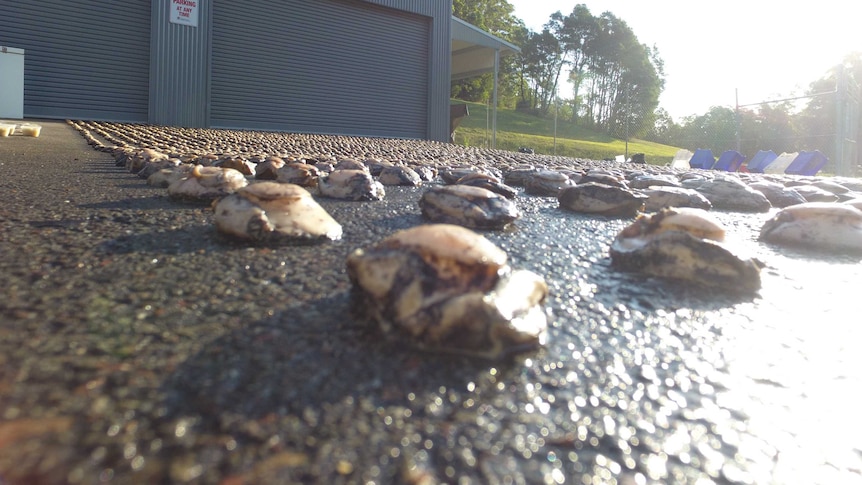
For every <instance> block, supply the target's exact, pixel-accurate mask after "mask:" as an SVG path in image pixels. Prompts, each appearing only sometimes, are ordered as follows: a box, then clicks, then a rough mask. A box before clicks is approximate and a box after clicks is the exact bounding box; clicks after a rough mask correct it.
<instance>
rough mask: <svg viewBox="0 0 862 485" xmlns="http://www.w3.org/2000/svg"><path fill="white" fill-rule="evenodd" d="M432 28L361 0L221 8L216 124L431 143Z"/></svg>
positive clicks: (216, 9)
mask: <svg viewBox="0 0 862 485" xmlns="http://www.w3.org/2000/svg"><path fill="white" fill-rule="evenodd" d="M429 28H430V22H429V19H428V18H426V17H423V16H419V15H415V14H410V13H406V12H402V11H398V10H394V9H389V8H384V7H380V6H376V5H372V4H369V3H366V2H361V1H356V0H353V1H340V0H291V1H286V2H272V1H265V0H248V1H244V2H233V1H228V0H216V2H215V4H214V6H213V37H212V84H211V93H212V96H211V106H210V108H211V111H210V120H211V125H212V126H215V127H228V128H252V129H272V130H280V131H295V132H303V133H330V134H348V135H367V136H389V137H403V138H426V137H427V125H428V96H429V95H428V83H429V81H428V78H429V76H428V69H429V66H428V65H429V62H428V56H429V38H430V30H429Z"/></svg>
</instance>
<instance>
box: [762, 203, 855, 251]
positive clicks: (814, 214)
mask: <svg viewBox="0 0 862 485" xmlns="http://www.w3.org/2000/svg"><path fill="white" fill-rule="evenodd" d="M760 239H761V240H762V241H766V242H770V243H774V244H778V245H786V246H801V247H807V248H811V249H821V250H825V251H847V252H852V253H862V210H859V209H857V208H856V207H854V206H853V205H851V204H845V203H841V202H806V203H804V204H797V205H792V206H790V207H786V208H784V209H781V210H780V211H778V213H777V214H775V215H774V216H773V217H772V218H771V219H769V220H768V221H766V222H765V223H764V224H763V227H762V228H761V230H760Z"/></svg>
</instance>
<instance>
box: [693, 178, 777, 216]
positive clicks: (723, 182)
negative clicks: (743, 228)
mask: <svg viewBox="0 0 862 485" xmlns="http://www.w3.org/2000/svg"><path fill="white" fill-rule="evenodd" d="M684 186H686V187H688V186H689V185H688V184H684ZM692 188H694V189H695V190H697V191H698V192H700V193H701V194H703V196H704V197H706V198H707V199H709V202H710V203H711V204H712V207H713V208H714V209H721V210H730V211H740V212H767V211H768V210H769V209H771V208H772V204H770V203H769V199H767V198H766V196H765V195H763V194H762V193H761V192H758V191H757V190H754V189H752V188H749V187H748V185H746V184H745V183H744V182H742V181H740V180H738V179H735V178H730V177H725V178H715V179H712V180H704V181H702V182H700V183H699V184H697V185H696V186H695V187H692Z"/></svg>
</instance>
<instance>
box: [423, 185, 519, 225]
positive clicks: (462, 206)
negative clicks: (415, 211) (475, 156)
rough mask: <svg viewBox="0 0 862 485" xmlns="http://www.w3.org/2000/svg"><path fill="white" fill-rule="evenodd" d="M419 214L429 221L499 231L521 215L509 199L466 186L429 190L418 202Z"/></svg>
mask: <svg viewBox="0 0 862 485" xmlns="http://www.w3.org/2000/svg"><path fill="white" fill-rule="evenodd" d="M419 208H420V209H421V210H422V215H423V216H425V218H427V219H428V220H430V221H432V222H440V223H447V224H458V225H460V226H464V227H470V228H474V229H502V228H504V227H506V226H507V225H508V224H510V223H511V222H513V221H514V220H515V219H517V218H518V216H519V215H520V214H519V212H518V208H517V206H515V203H514V202H512V201H511V200H509V199H507V198H505V197H503V196H502V195H500V194H497V193H496V192H491V191H490V190H487V189H483V188H481V187H473V186H469V185H457V184H456V185H442V186H437V187H432V188H430V189H429V190H427V191H426V192H425V193H423V194H422V197H421V198H420V199H419Z"/></svg>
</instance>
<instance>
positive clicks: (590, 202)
mask: <svg viewBox="0 0 862 485" xmlns="http://www.w3.org/2000/svg"><path fill="white" fill-rule="evenodd" d="M557 199H558V200H559V201H560V207H562V208H563V209H566V210H570V211H573V212H582V213H587V214H601V215H605V216H619V217H633V216H635V215H637V213H638V211H640V210H642V209H643V207H644V201H645V200H646V199H647V197H646V196H645V195H641V194H638V193H635V192H633V191H631V190H628V189H626V188H623V187H620V186H616V185H605V184H602V183H598V182H586V183H583V184H577V185H573V186H571V187H566V188H564V189H562V190H561V191H560V192H559V194H557Z"/></svg>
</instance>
